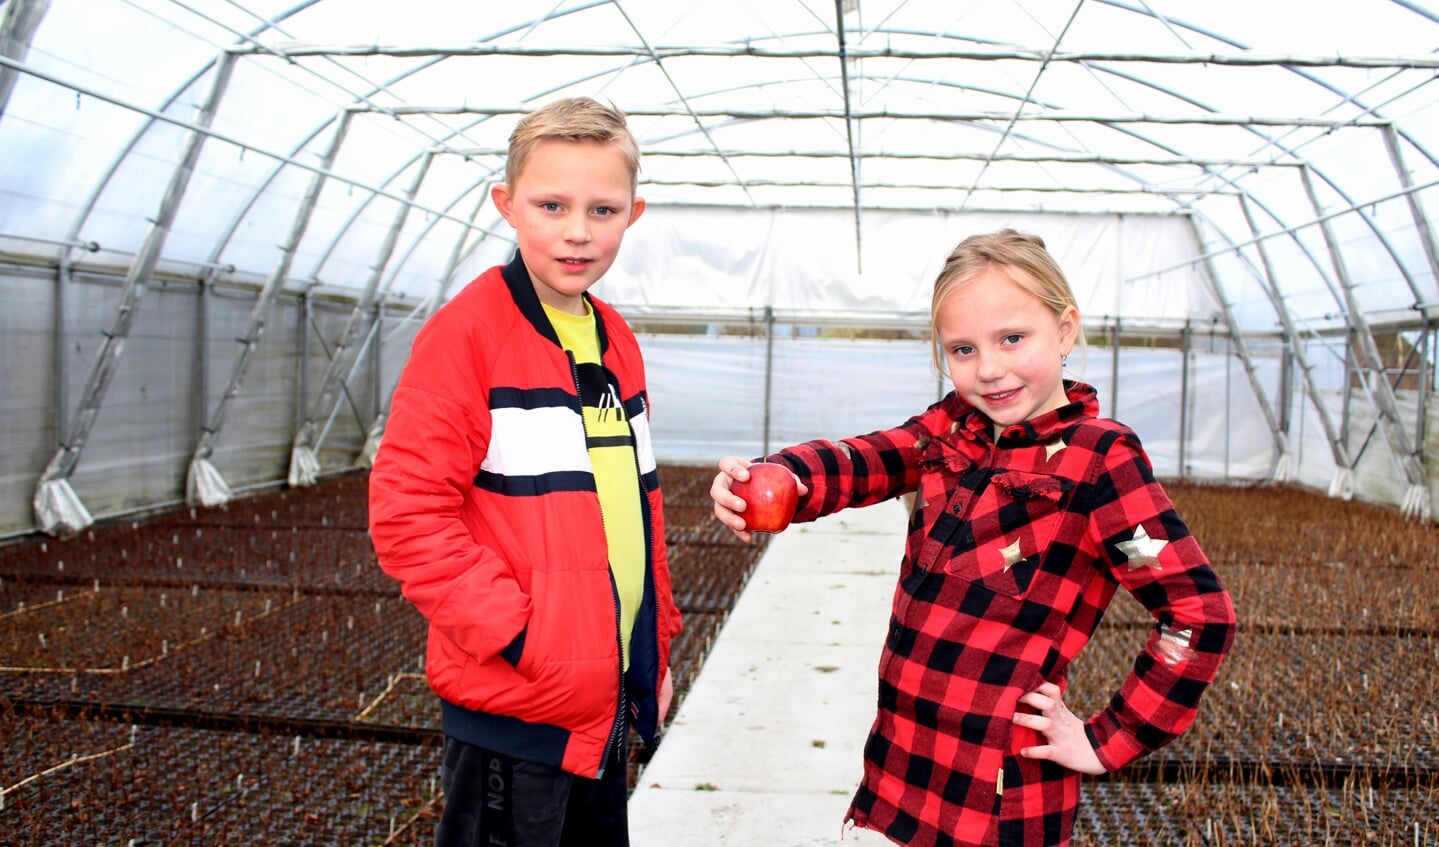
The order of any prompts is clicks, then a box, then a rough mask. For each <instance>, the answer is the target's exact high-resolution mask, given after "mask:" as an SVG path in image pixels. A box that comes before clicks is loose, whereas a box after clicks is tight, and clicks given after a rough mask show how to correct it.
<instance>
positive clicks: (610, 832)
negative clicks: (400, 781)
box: [435, 737, 630, 847]
mask: <svg viewBox="0 0 1439 847" xmlns="http://www.w3.org/2000/svg"><path fill="white" fill-rule="evenodd" d="M623 746H624V745H616V747H615V749H614V750H612V751H611V752H610V758H609V761H608V762H607V763H606V764H605V772H604V776H602V777H601V778H600V779H598V780H594V779H585V778H584V777H579V776H574V775H573V774H568V773H565V772H564V771H562V770H560V769H559V768H557V767H553V766H550V765H539V764H535V763H534V762H526V761H523V760H521V759H516V758H513V757H511V756H506V755H504V754H502V753H493V752H491V751H489V750H484V749H481V748H479V747H476V746H474V745H472V744H466V743H465V742H463V741H458V740H456V739H454V738H450V737H446V738H445V754H444V763H443V765H442V766H441V769H440V784H441V787H442V788H443V789H444V792H445V810H444V812H443V813H442V814H441V815H440V821H439V824H438V826H437V827H436V828H435V847H628V845H629V843H630V841H629V823H628V818H627V816H626V803H627V802H628V799H629V798H628V794H629V786H628V780H627V777H626V773H625V762H624V761H623V760H622V759H621V758H620V748H621V747H623Z"/></svg>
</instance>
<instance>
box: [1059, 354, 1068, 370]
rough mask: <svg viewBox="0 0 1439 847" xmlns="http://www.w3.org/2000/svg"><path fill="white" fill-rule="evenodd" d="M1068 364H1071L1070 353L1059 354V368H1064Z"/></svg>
mask: <svg viewBox="0 0 1439 847" xmlns="http://www.w3.org/2000/svg"><path fill="white" fill-rule="evenodd" d="M1067 364H1069V354H1068V353H1060V354H1059V366H1060V367H1064V366H1065V365H1067Z"/></svg>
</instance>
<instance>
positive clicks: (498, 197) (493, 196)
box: [490, 182, 515, 226]
mask: <svg viewBox="0 0 1439 847" xmlns="http://www.w3.org/2000/svg"><path fill="white" fill-rule="evenodd" d="M490 201H491V202H492V203H494V204H495V210H496V211H498V212H499V213H500V217H502V218H504V219H505V220H506V221H507V222H508V223H509V225H510V226H514V225H515V219H514V218H513V217H511V216H510V212H511V210H512V207H513V205H514V197H513V196H511V195H510V187H509V186H508V185H506V184H505V183H503V182H497V183H495V184H494V186H493V187H492V188H491V189H490Z"/></svg>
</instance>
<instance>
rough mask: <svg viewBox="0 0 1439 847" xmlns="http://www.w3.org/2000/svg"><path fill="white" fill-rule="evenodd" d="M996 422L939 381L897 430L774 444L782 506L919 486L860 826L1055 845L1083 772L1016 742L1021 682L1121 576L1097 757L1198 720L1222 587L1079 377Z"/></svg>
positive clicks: (939, 841)
mask: <svg viewBox="0 0 1439 847" xmlns="http://www.w3.org/2000/svg"><path fill="white" fill-rule="evenodd" d="M1067 389H1068V393H1069V399H1070V403H1069V404H1068V405H1066V406H1064V407H1063V408H1060V409H1058V410H1056V411H1053V412H1049V413H1047V414H1044V415H1040V416H1038V417H1036V418H1034V419H1032V420H1029V421H1025V422H1024V423H1022V424H1017V425H1015V426H1011V427H1008V428H1006V429H1005V430H1004V431H1003V432H1002V433H1001V434H1000V436H999V438H998V440H997V441H996V439H995V437H994V435H993V425H992V423H991V422H990V421H989V419H988V418H986V417H985V416H984V415H982V414H980V413H979V412H977V411H976V410H974V409H973V408H971V407H969V406H968V405H967V404H965V403H964V402H963V401H961V400H958V399H957V398H956V397H955V396H954V395H953V394H951V395H949V396H948V397H946V398H945V399H944V400H942V401H940V402H939V403H936V404H935V405H934V406H931V407H930V408H929V409H928V410H927V411H925V412H924V413H923V414H921V415H918V416H916V417H914V418H911V419H910V420H909V421H908V422H906V423H905V424H904V425H903V426H900V427H898V428H896V429H890V430H884V431H881V432H875V433H871V434H869V435H865V436H860V437H858V438H849V439H845V440H843V441H841V442H838V443H835V442H830V441H813V442H809V443H806V444H801V445H798V446H795V447H790V448H787V449H785V450H782V451H780V452H779V453H777V454H776V455H774V456H772V457H770V459H771V460H772V461H782V462H785V463H786V464H788V465H789V466H790V467H791V468H793V469H794V470H795V472H796V473H797V474H799V476H800V477H801V478H802V479H804V481H805V484H806V485H807V486H809V489H810V493H809V494H808V495H806V497H805V498H803V499H802V500H801V502H800V507H799V511H798V514H797V516H796V520H814V519H815V518H818V517H820V516H823V515H827V514H831V513H833V512H837V511H839V510H840V509H844V508H848V507H854V506H865V505H869V504H872V503H877V502H880V501H883V500H887V499H889V498H891V497H895V496H897V495H899V494H902V493H905V492H911V491H913V492H917V494H916V500H915V507H914V511H913V514H912V516H911V519H910V525H909V537H908V542H907V545H906V550H905V557H904V562H903V565H902V567H901V571H900V578H899V585H898V586H897V588H896V591H895V595H894V610H893V616H892V617H891V620H890V628H889V634H888V637H887V638H886V639H885V644H884V651H883V655H882V657H881V659H880V668H879V713H878V716H877V717H876V719H875V722H874V727H873V728H872V730H871V731H870V737H869V741H868V743H867V744H866V745H865V755H864V758H865V761H864V779H863V782H862V783H861V784H860V787H859V791H858V793H857V794H856V796H855V798H854V802H853V805H852V806H851V808H850V812H849V818H850V819H852V820H854V821H855V823H856V825H858V826H862V827H868V828H871V829H875V830H879V831H881V832H883V833H885V835H887V836H889V837H890V838H891V839H893V840H894V841H896V842H898V843H901V844H911V845H946V844H966V845H1006V846H1008V845H1024V847H1028V846H1029V845H1036V846H1037V845H1046V847H1048V846H1049V845H1060V844H1065V843H1067V842H1068V840H1069V838H1070V833H1071V831H1072V829H1073V825H1074V816H1075V808H1076V807H1077V806H1078V803H1079V774H1078V773H1075V772H1073V771H1070V770H1068V769H1065V768H1062V767H1060V766H1057V765H1054V764H1052V763H1049V762H1042V761H1036V760H1031V759H1023V758H1021V757H1019V755H1018V751H1019V750H1020V749H1021V748H1022V747H1026V746H1031V745H1034V744H1038V743H1040V742H1041V740H1042V739H1040V738H1039V737H1038V736H1037V735H1036V733H1034V732H1033V731H1032V730H1028V729H1024V728H1022V727H1016V726H1014V724H1013V716H1014V714H1015V712H1016V711H1017V710H1018V709H1019V704H1018V699H1019V697H1020V695H1022V694H1024V693H1025V692H1027V691H1032V690H1034V689H1035V688H1037V687H1038V686H1039V684H1040V683H1042V682H1044V681H1046V680H1049V681H1052V682H1055V683H1058V684H1060V685H1061V686H1062V685H1063V684H1064V681H1065V674H1066V669H1067V668H1068V666H1069V663H1070V661H1071V660H1073V659H1074V657H1075V656H1076V655H1077V654H1078V653H1079V651H1080V649H1082V648H1083V647H1084V645H1085V644H1086V643H1088V641H1089V638H1090V636H1091V635H1092V634H1093V633H1094V629H1095V627H1096V626H1097V625H1098V624H1099V620H1100V617H1101V616H1102V614H1103V612H1104V609H1105V608H1106V606H1108V604H1109V601H1110V599H1111V598H1112V597H1113V596H1114V592H1115V590H1116V589H1117V588H1119V587H1120V586H1121V585H1122V586H1123V587H1124V588H1125V589H1126V590H1128V591H1130V592H1131V593H1132V594H1133V595H1134V596H1135V597H1136V598H1138V600H1139V601H1140V602H1141V603H1143V604H1144V606H1145V607H1146V608H1147V609H1148V610H1149V612H1150V614H1151V615H1153V617H1154V618H1155V621H1156V625H1155V628H1154V631H1153V633H1152V634H1151V635H1150V637H1149V640H1148V642H1147V644H1146V646H1145V649H1144V651H1143V653H1141V654H1140V655H1139V656H1138V657H1137V658H1136V660H1135V663H1134V666H1133V669H1132V670H1131V671H1130V673H1129V676H1128V678H1127V679H1126V680H1125V681H1124V684H1123V685H1122V687H1121V688H1120V690H1119V691H1118V692H1116V693H1115V695H1114V697H1113V699H1112V701H1111V702H1110V704H1109V706H1108V707H1107V708H1106V709H1105V710H1104V711H1103V712H1101V713H1099V714H1098V715H1095V716H1094V717H1092V718H1090V719H1089V720H1088V721H1087V724H1086V729H1087V731H1088V734H1089V739H1090V742H1091V743H1092V744H1093V746H1094V749H1095V752H1096V753H1097V754H1098V756H1099V760H1100V761H1101V762H1102V763H1103V764H1104V766H1105V767H1106V768H1108V769H1110V770H1114V769H1116V768H1119V767H1122V766H1123V765H1125V764H1127V763H1129V762H1131V761H1133V760H1134V759H1136V758H1138V757H1140V756H1143V755H1145V754H1146V753H1149V752H1150V751H1153V750H1156V749H1158V748H1159V747H1161V746H1163V745H1164V744H1166V743H1168V742H1169V741H1170V740H1171V739H1173V738H1174V737H1175V736H1177V735H1178V734H1179V733H1181V732H1183V731H1184V730H1185V729H1186V728H1187V727H1188V726H1189V725H1190V724H1191V723H1192V722H1193V720H1194V717H1195V714H1196V711H1197V709H1198V706H1199V699H1200V695H1201V694H1202V693H1203V691H1204V690H1205V688H1206V687H1207V686H1208V685H1209V683H1210V682H1212V681H1213V679H1214V675H1215V672H1216V671H1217V670H1218V668H1219V663H1220V660H1221V659H1222V658H1223V656H1224V654H1225V652H1226V651H1227V650H1228V649H1229V645H1230V643H1231V641H1232V640H1233V637H1234V630H1235V619H1234V608H1233V606H1232V605H1231V603H1230V600H1229V595H1228V594H1227V593H1226V592H1225V591H1224V589H1223V588H1222V587H1221V586H1220V583H1219V579H1218V577H1217V576H1216V575H1215V573H1214V571H1213V570H1212V569H1211V568H1210V566H1209V561H1208V559H1207V558H1206V557H1205V555H1204V552H1203V551H1202V550H1200V548H1199V545H1198V544H1197V543H1196V542H1195V540H1194V538H1193V537H1192V536H1191V535H1190V534H1189V530H1188V528H1187V527H1185V525H1184V522H1183V521H1182V520H1180V518H1179V515H1177V514H1176V513H1175V511H1174V508H1173V505H1172V504H1171V503H1170V501H1169V498H1168V496H1167V495H1166V494H1165V493H1164V489H1163V488H1162V487H1161V486H1160V484H1159V483H1158V482H1157V481H1156V480H1155V479H1154V475H1153V472H1152V470H1151V468H1150V464H1149V459H1148V456H1147V455H1146V454H1145V452H1144V449H1143V448H1142V447H1141V446H1140V443H1139V439H1138V438H1137V437H1136V436H1135V434H1134V433H1133V432H1132V431H1131V430H1130V429H1129V428H1127V427H1125V426H1124V425H1123V424H1119V423H1116V422H1114V421H1111V420H1107V419H1102V418H1099V417H1098V416H1097V413H1098V401H1097V400H1096V398H1095V392H1094V389H1093V388H1091V387H1090V386H1087V385H1083V384H1080V383H1069V384H1068V385H1067Z"/></svg>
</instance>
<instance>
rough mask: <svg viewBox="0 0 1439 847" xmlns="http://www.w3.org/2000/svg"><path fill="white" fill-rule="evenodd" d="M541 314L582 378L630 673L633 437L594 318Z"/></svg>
mask: <svg viewBox="0 0 1439 847" xmlns="http://www.w3.org/2000/svg"><path fill="white" fill-rule="evenodd" d="M545 314H546V315H547V316H548V317H549V319H550V325H551V326H553V327H554V328H555V333H556V334H557V335H558V336H559V338H560V344H562V345H564V348H565V349H566V350H569V351H570V352H571V353H572V354H573V355H574V357H575V364H576V366H577V368H578V370H579V373H580V401H581V403H582V404H583V405H584V412H585V415H584V417H585V440H586V442H587V446H588V448H589V453H590V464H592V465H593V466H594V471H595V488H596V490H597V491H598V493H599V498H600V514H601V516H602V517H603V519H604V524H605V540H606V542H608V544H609V557H610V572H611V573H612V574H614V578H615V585H616V586H617V587H618V589H619V597H620V644H621V649H622V651H623V655H624V667H625V668H626V669H628V668H629V666H630V631H631V630H632V629H634V623H635V614H636V613H637V612H638V610H639V607H640V603H641V602H642V601H643V600H644V592H645V536H644V519H643V517H642V516H641V514H640V496H641V495H640V482H639V471H638V470H637V465H636V461H635V438H634V432H633V431H632V430H631V429H630V425H629V421H628V420H627V419H626V418H625V410H624V404H623V403H622V402H621V398H620V393H619V386H618V385H617V384H615V382H614V379H613V377H612V376H610V374H609V372H608V371H607V370H605V368H604V367H603V365H601V363H600V340H599V336H598V335H597V334H596V332H595V315H594V312H593V311H590V312H589V313H588V314H586V315H584V316H580V315H572V314H570V313H568V312H561V311H558V310H556V309H551V308H550V307H549V306H545Z"/></svg>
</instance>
